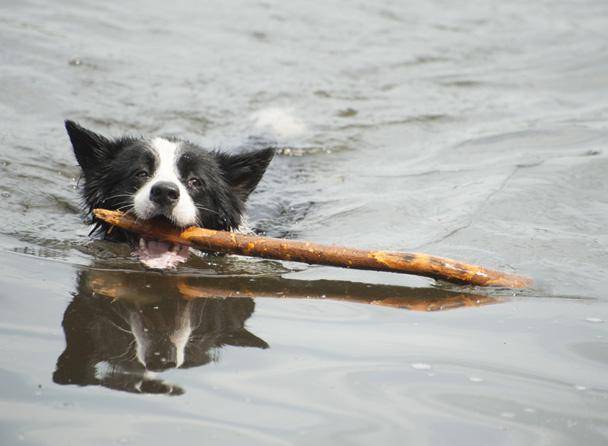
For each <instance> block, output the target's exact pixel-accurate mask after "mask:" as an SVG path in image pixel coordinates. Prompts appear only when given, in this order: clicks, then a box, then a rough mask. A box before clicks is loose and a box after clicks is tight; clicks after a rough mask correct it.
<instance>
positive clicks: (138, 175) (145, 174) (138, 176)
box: [135, 170, 150, 180]
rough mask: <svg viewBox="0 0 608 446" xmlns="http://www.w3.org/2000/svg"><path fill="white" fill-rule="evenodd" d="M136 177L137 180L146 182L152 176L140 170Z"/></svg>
mask: <svg viewBox="0 0 608 446" xmlns="http://www.w3.org/2000/svg"><path fill="white" fill-rule="evenodd" d="M135 176H136V177H137V178H140V179H142V180H144V179H146V178H148V177H149V176H150V174H148V172H146V171H145V170H140V171H139V172H137V173H136V174H135Z"/></svg>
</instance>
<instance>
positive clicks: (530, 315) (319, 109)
mask: <svg viewBox="0 0 608 446" xmlns="http://www.w3.org/2000/svg"><path fill="white" fill-rule="evenodd" d="M606 29H608V4H606V3H605V2H602V1H594V0H587V1H582V2H578V3H577V4H576V5H573V4H571V3H570V2H561V1H557V2H555V1H537V2H533V3H529V2H522V1H515V2H508V3H505V2H498V1H491V2H469V3H467V4H466V5H463V4H458V5H456V4H453V3H451V2H444V1H439V0H433V1H430V2H428V1H427V2H421V1H416V2H408V3H407V4H402V3H400V2H391V1H385V2H380V3H370V2H341V1H337V2H329V3H328V2H324V3H318V4H311V2H302V1H292V2H274V1H259V2H258V1H255V2H244V1H242V2H239V1H233V2H219V1H212V2H205V3H203V4H201V3H200V2H194V1H190V0H183V1H178V2H172V3H167V2H159V1H154V2H143V1H135V2H129V3H127V4H123V3H112V2H110V3H104V4H99V3H98V2H92V1H83V0H70V1H68V2H63V3H62V4H61V5H58V4H54V3H51V2H48V1H45V0H38V1H29V0H24V1H21V2H18V3H16V2H9V1H6V2H2V3H0V39H1V41H2V43H3V45H2V48H1V49H0V59H1V63H0V79H1V80H2V82H0V198H1V200H0V216H1V217H2V225H0V265H1V266H2V271H3V274H2V277H1V278H0V285H1V286H0V302H1V304H2V309H3V310H2V312H0V333H1V335H0V339H1V341H0V349H1V354H0V375H1V376H0V389H1V391H0V443H2V444H24V445H42V444H44V445H47V444H75V445H76V444H83V443H87V444H104V445H107V444H150V445H153V444H166V443H167V442H181V443H183V444H190V443H194V442H197V443H198V442H200V441H204V442H207V443H212V444H221V445H230V444H244V443H247V444H261V445H268V444H281V445H286V444H298V445H300V444H301V445H308V444H328V445H329V444H331V445H336V444H339V445H342V444H344V445H347V444H348V445H350V444H370V443H377V444H403V443H404V442H408V443H412V444H433V445H437V444H504V445H517V444H521V445H528V444H551V445H570V444H581V443H583V442H584V443H585V444H589V445H603V444H606V442H607V441H608V385H607V382H608V381H607V379H606V376H607V372H608V340H607V339H608V338H607V336H608V324H607V322H606V321H608V301H607V295H606V292H607V290H608V254H607V253H608V230H607V228H608V199H607V198H606V197H608V148H607V147H608V125H607V124H606V123H607V122H608V105H607V104H608V45H607V42H608V35H607V33H606ZM66 118H69V119H73V120H77V121H79V122H81V123H82V124H83V125H85V126H88V127H91V128H93V129H94V130H96V131H99V132H100V133H103V134H106V135H107V136H118V135H122V134H124V133H131V134H137V135H139V134H145V135H154V134H163V135H178V136H181V137H185V138H188V139H191V140H192V141H194V142H197V143H199V144H201V145H204V146H207V147H219V148H222V149H224V150H229V151H230V150H235V151H236V150H242V149H247V148H252V147H257V146H260V145H263V144H266V143H267V142H268V141H272V142H273V143H274V144H276V145H277V146H278V147H279V155H278V156H277V158H276V159H275V160H274V161H273V163H272V164H271V166H270V168H269V171H268V173H267V175H266V177H265V178H264V180H263V182H262V183H261V185H260V187H259V188H258V190H257V192H256V193H255V195H254V196H253V197H252V199H251V203H250V209H249V214H250V216H249V220H250V224H251V226H252V227H254V228H255V229H257V230H259V231H263V232H266V233H267V234H269V235H272V236H279V237H288V238H298V239H306V240H311V241H316V242H322V243H339V244H344V245H352V246H356V247H363V248H372V247H373V248H380V249H393V250H420V251H424V252H429V253H432V254H437V255H443V256H450V257H455V258H459V259H463V260H467V261H471V262H476V263H480V264H483V265H486V266H488V267H493V268H498V269H503V270H506V271H515V272H519V273H525V274H529V275H532V276H533V277H534V278H535V280H536V286H535V288H534V289H532V290H527V291H525V292H518V293H513V292H512V291H510V290H490V291H488V290H480V289H475V288H469V287H456V286H454V285H449V284H445V283H435V282H433V281H432V280H429V279H424V278H417V277H412V276H404V275H394V274H383V273H371V272H359V271H348V270H338V269H335V268H326V267H310V266H306V265H298V264H294V263H280V262H270V261H261V260H252V259H245V258H237V257H230V256H227V257H193V258H192V259H191V260H190V261H189V262H188V263H187V264H186V265H184V266H183V267H182V268H180V269H179V270H178V271H177V272H175V273H171V274H159V273H154V272H150V271H145V270H144V269H143V268H141V267H140V266H139V265H138V264H137V262H136V261H134V260H133V259H132V258H131V257H130V256H129V252H128V249H126V248H125V247H124V246H117V245H112V244H110V243H106V242H103V241H94V240H90V239H89V237H88V235H87V234H88V229H87V227H86V225H85V224H83V221H82V216H81V214H80V212H79V196H78V176H79V170H78V168H77V166H76V163H75V160H74V158H73V155H72V153H71V150H70V147H69V143H68V139H67V136H66V134H65V131H64V130H63V128H62V120H63V119H66Z"/></svg>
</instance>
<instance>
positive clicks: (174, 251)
mask: <svg viewBox="0 0 608 446" xmlns="http://www.w3.org/2000/svg"><path fill="white" fill-rule="evenodd" d="M155 219H156V220H159V221H161V220H162V221H164V224H166V223H167V220H166V219H165V218H162V217H156V218H155ZM172 226H173V225H172ZM135 242H136V247H135V251H134V254H135V256H137V258H138V259H139V261H140V262H141V263H143V264H144V265H145V266H147V267H148V268H152V269H174V268H176V267H177V266H178V265H179V264H180V263H184V262H186V261H187V260H188V257H189V255H190V248H188V247H187V246H184V245H179V244H177V243H171V242H164V241H160V240H154V239H148V238H145V237H142V236H138V237H137V239H136V240H135Z"/></svg>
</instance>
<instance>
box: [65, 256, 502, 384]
mask: <svg viewBox="0 0 608 446" xmlns="http://www.w3.org/2000/svg"><path fill="white" fill-rule="evenodd" d="M262 297H278V298H281V299H332V300H339V301H348V302H356V303H365V304H372V305H379V306H384V307H391V308H398V309H406V310H414V311H440V310H449V309H453V308H461V307H475V306H480V305H487V304H492V303H496V302H499V301H500V299H498V298H495V297H489V296H483V295H476V294H470V293H462V292H453V291H448V290H441V289H433V288H407V287H401V286H390V285H374V286H371V285H369V284H365V283H356V282H342V281H328V280H312V281H311V280H308V281H303V280H294V279H286V278H282V277H280V276H276V275H274V276H273V275H268V276H257V277H251V276H244V275H237V276H222V275H216V276H213V275H210V276H200V275H197V276H180V275H171V274H160V273H152V272H145V271H128V270H111V269H104V268H101V267H99V265H98V267H97V268H92V269H89V270H83V271H81V272H80V273H79V275H78V286H77V292H76V293H75V295H74V298H73V300H72V302H71V303H70V304H69V305H68V307H67V309H66V311H65V314H64V317H63V329H64V332H65V338H66V344H67V345H66V348H65V351H64V352H63V353H62V354H61V356H60V357H59V359H58V361H57V368H56V371H55V373H54V375H53V379H54V381H55V382H56V383H60V384H77V385H100V386H104V387H108V388H111V389H116V390H123V391H128V392H138V393H164V394H169V395H179V394H181V393H183V390H182V389H181V388H180V387H178V386H175V385H172V384H169V383H167V382H165V381H163V380H161V379H160V378H159V377H158V375H157V374H158V373H159V372H162V371H165V370H168V369H172V368H187V367H196V366H202V365H205V364H208V363H210V362H213V361H217V360H218V359H219V357H220V353H221V350H222V348H223V347H225V346H238V347H254V348H259V349H265V348H268V344H267V343H266V342H265V341H264V340H262V339H260V338H258V337H257V336H255V335H254V334H252V333H250V332H249V331H248V330H247V329H246V328H245V323H246V321H247V320H248V319H249V317H250V316H251V315H252V314H253V311H254V308H255V303H254V299H253V298H262Z"/></svg>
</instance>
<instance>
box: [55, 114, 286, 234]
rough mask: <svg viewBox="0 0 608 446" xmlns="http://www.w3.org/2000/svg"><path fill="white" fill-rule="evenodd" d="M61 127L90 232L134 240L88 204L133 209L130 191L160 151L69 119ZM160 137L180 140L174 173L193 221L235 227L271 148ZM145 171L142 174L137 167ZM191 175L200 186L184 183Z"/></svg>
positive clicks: (137, 187) (150, 169)
mask: <svg viewBox="0 0 608 446" xmlns="http://www.w3.org/2000/svg"><path fill="white" fill-rule="evenodd" d="M65 127H66V130H67V132H68V135H69V137H70V141H71V143H72V146H73V148H74V154H75V155H76V159H77V160H78V163H79V164H80V166H81V168H82V173H83V175H82V182H81V184H82V196H83V201H84V210H85V213H86V215H87V216H88V219H89V222H90V223H91V224H92V225H93V229H92V231H91V232H92V233H96V234H99V235H101V236H102V237H104V238H108V239H112V240H117V241H133V240H132V237H131V236H130V235H129V234H128V233H127V232H125V231H122V230H119V229H114V230H112V231H110V227H109V226H108V225H107V224H106V223H103V222H101V221H98V220H96V219H95V217H94V216H93V215H92V210H93V209H95V208H105V209H110V210H122V211H126V212H133V211H134V209H133V207H134V203H133V197H134V196H135V194H137V192H138V191H139V190H140V189H141V188H143V187H144V186H145V185H146V184H147V182H148V181H150V179H151V178H153V176H154V172H155V171H156V170H157V169H158V167H159V166H158V162H159V157H158V156H157V154H156V153H155V150H154V147H153V143H152V141H153V140H151V139H145V138H135V137H129V136H127V137H121V138H116V139H109V138H106V137H104V136H101V135H99V134H97V133H94V132H92V131H90V130H87V129H85V128H83V127H81V126H80V125H78V124H76V123H75V122H73V121H66V122H65ZM164 141H167V142H171V143H174V144H177V145H178V146H179V156H178V157H177V158H176V160H175V164H176V169H177V174H178V175H177V176H178V179H179V181H181V183H182V186H184V188H187V190H188V193H189V195H190V197H191V199H192V202H193V203H194V206H195V207H196V219H195V220H196V221H193V222H191V223H190V224H198V225H200V226H203V227H205V228H209V229H219V230H235V229H237V228H238V227H239V225H240V224H241V221H242V215H243V212H244V207H245V202H246V201H247V198H248V196H249V194H250V193H251V192H252V191H253V190H254V189H255V187H256V186H257V184H258V182H259V181H260V180H261V178H262V176H263V174H264V172H265V170H266V168H267V166H268V164H269V163H270V161H271V160H272V158H273V156H274V149H273V148H265V149H261V150H256V151H253V152H247V153H241V154H229V153H223V152H219V151H209V150H205V149H203V148H201V147H199V146H197V145H195V144H193V143H191V142H188V141H184V140H180V139H177V138H164ZM144 171H145V172H148V174H149V175H148V177H147V178H143V177H141V176H140V175H141V172H144ZM191 178H196V179H198V180H199V181H200V186H199V187H195V188H193V187H189V186H188V181H189V179H191Z"/></svg>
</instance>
